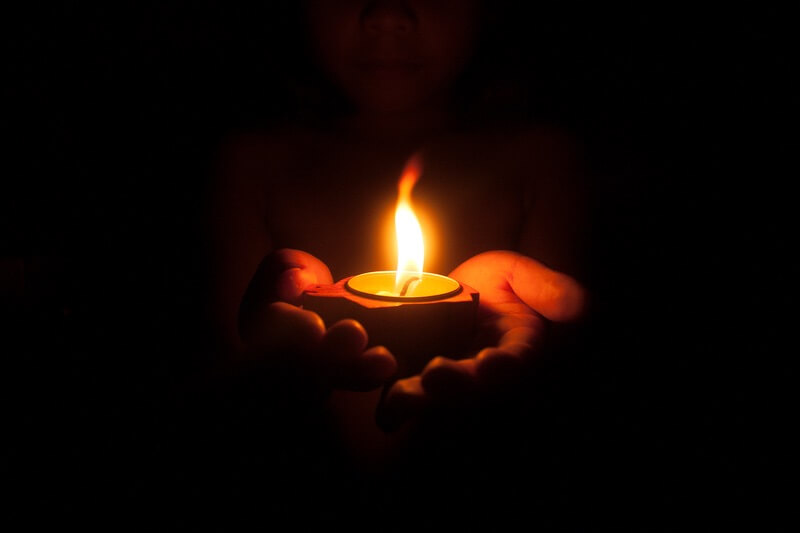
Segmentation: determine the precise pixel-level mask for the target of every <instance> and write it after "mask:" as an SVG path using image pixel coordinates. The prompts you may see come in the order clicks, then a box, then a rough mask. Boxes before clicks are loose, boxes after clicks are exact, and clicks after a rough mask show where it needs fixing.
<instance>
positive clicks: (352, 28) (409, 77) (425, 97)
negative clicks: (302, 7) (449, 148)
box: [306, 0, 480, 112]
mask: <svg viewBox="0 0 800 533" xmlns="http://www.w3.org/2000/svg"><path fill="white" fill-rule="evenodd" d="M306 4H307V5H306V7H307V9H306V12H307V16H308V25H309V30H310V38H311V39H312V45H313V47H314V49H315V52H316V56H317V58H318V61H319V63H320V65H321V67H322V68H323V69H324V71H325V72H326V74H327V75H328V77H329V78H330V79H331V81H333V82H334V83H335V84H336V85H337V86H338V87H339V88H340V89H341V90H342V91H343V92H344V93H345V95H346V96H348V97H349V98H350V100H351V101H352V102H353V103H354V104H355V105H356V106H357V107H358V108H359V109H360V110H362V111H363V110H367V111H377V112H403V111H411V110H414V109H417V108H420V107H424V106H427V105H432V104H433V105H435V104H438V103H441V102H442V101H443V99H444V98H445V97H446V96H447V93H448V90H449V88H450V87H451V86H452V83H453V81H454V80H455V78H456V76H458V74H459V73H460V72H461V70H462V69H463V68H464V65H465V64H466V62H467V60H468V59H469V57H470V55H471V52H472V47H473V44H474V41H475V37H476V33H477V26H478V20H479V7H480V6H479V0H373V1H369V0H308V1H307V2H306Z"/></svg>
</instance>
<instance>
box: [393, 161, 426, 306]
mask: <svg viewBox="0 0 800 533" xmlns="http://www.w3.org/2000/svg"><path fill="white" fill-rule="evenodd" d="M421 172H422V161H421V159H420V158H419V156H413V157H412V158H411V159H410V160H409V161H408V163H407V164H406V167H405V169H403V174H402V175H401V176H400V182H399V183H398V185H397V208H396V209H395V212H394V227H395V233H396V235H397V274H396V277H395V293H396V294H400V293H401V292H403V289H404V288H405V289H406V290H408V288H409V287H408V286H407V285H406V284H407V283H409V280H413V279H418V278H420V277H421V276H422V272H423V270H422V267H423V263H424V261H425V245H424V243H423V242H422V228H421V227H420V225H419V221H418V220H417V217H416V215H414V210H413V208H412V206H411V190H412V189H413V188H414V185H415V184H416V183H417V180H418V179H419V176H420V173H421ZM411 283H412V284H413V282H411Z"/></svg>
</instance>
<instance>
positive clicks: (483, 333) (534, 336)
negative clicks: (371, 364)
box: [378, 251, 585, 430]
mask: <svg viewBox="0 0 800 533" xmlns="http://www.w3.org/2000/svg"><path fill="white" fill-rule="evenodd" d="M450 277H452V278H454V279H456V280H458V281H460V282H462V283H464V284H466V285H469V286H470V287H472V288H474V289H476V290H477V291H478V292H479V293H480V305H479V310H478V313H479V315H478V331H477V338H476V341H477V346H478V351H477V354H476V355H475V356H474V357H471V358H468V359H461V360H453V359H447V358H444V357H436V358H434V359H432V360H431V361H430V362H429V363H428V365H427V366H426V367H425V368H424V369H423V371H422V372H421V373H420V375H417V376H412V377H409V378H405V379H401V380H398V381H397V382H395V383H394V384H393V385H392V387H391V388H390V389H389V390H388V391H387V393H386V396H385V398H384V401H383V403H382V405H381V406H380V408H379V413H378V419H379V421H380V424H381V426H382V427H383V428H384V429H385V430H393V429H395V428H397V427H398V426H399V425H400V424H402V423H403V422H404V421H406V420H408V419H409V418H412V417H413V416H415V415H418V414H420V413H421V412H422V411H424V410H425V409H426V408H428V407H431V406H443V405H465V404H469V403H470V400H473V399H475V398H476V397H477V396H478V395H481V394H486V393H489V394H491V393H492V392H495V391H498V390H501V389H502V388H504V387H507V386H508V385H510V384H512V383H513V382H514V380H515V379H516V378H517V377H518V376H519V375H520V371H521V370H522V369H523V367H524V366H526V365H528V364H530V363H531V361H532V360H533V359H535V357H536V354H537V348H539V347H540V345H541V342H542V340H543V336H544V334H545V329H546V326H547V321H553V322H568V321H572V320H575V319H577V318H579V317H580V316H581V314H582V312H583V308H584V301H585V292H584V290H583V288H582V287H581V286H580V285H579V284H578V282H577V281H575V280H574V279H572V278H571V277H569V276H567V275H566V274H562V273H560V272H556V271H554V270H551V269H549V268H547V267H546V266H544V265H543V264H542V263H540V262H538V261H536V260H534V259H531V258H530V257H526V256H524V255H521V254H518V253H516V252H510V251H491V252H485V253H482V254H479V255H476V256H474V257H472V258H470V259H468V260H467V261H465V262H464V263H462V264H461V265H459V266H458V267H457V268H456V269H455V270H453V272H451V273H450Z"/></svg>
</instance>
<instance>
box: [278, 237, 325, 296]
mask: <svg viewBox="0 0 800 533" xmlns="http://www.w3.org/2000/svg"><path fill="white" fill-rule="evenodd" d="M273 255H274V260H275V261H276V262H277V264H278V265H279V269H280V270H282V272H281V274H280V275H279V278H278V281H277V295H278V298H280V299H281V300H283V301H285V302H290V303H293V304H295V305H299V304H300V300H301V299H302V295H303V291H304V290H305V289H306V288H307V287H309V286H310V285H314V284H317V283H320V284H324V283H333V277H332V276H331V272H330V270H329V269H328V267H327V266H326V265H325V263H323V262H322V261H320V260H319V259H317V258H316V257H314V256H313V255H311V254H309V253H307V252H303V251H301V250H293V249H291V248H283V249H281V250H278V251H276V252H275V253H274V254H273Z"/></svg>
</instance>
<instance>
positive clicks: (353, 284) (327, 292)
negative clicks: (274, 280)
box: [303, 157, 479, 378]
mask: <svg viewBox="0 0 800 533" xmlns="http://www.w3.org/2000/svg"><path fill="white" fill-rule="evenodd" d="M420 170H421V164H420V160H419V158H418V157H412V158H411V160H409V162H408V164H407V165H406V167H405V169H404V170H403V173H402V175H401V177H400V181H399V183H398V200H397V207H396V208H395V232H396V236H397V248H398V253H397V256H398V257H397V270H393V271H380V272H366V273H363V274H358V275H356V276H352V277H348V278H345V279H343V280H341V281H339V282H338V283H335V284H333V285H315V286H312V287H310V288H308V289H307V290H306V291H305V292H304V294H303V307H304V308H305V309H309V310H311V311H314V312H316V313H318V314H319V315H320V316H321V317H322V318H323V320H325V323H326V324H329V325H330V324H333V323H334V322H336V321H338V320H342V319H344V318H352V319H355V320H357V321H359V322H360V323H361V324H362V325H363V326H364V328H365V329H366V330H367V334H368V335H369V340H370V344H371V345H382V346H386V347H387V348H388V349H389V350H390V351H391V352H392V353H393V354H394V356H395V358H396V359H397V364H398V371H397V376H396V377H398V378H402V377H407V376H409V375H413V374H416V373H419V372H420V371H421V370H422V369H423V368H424V367H425V364H427V362H428V361H429V360H430V359H431V358H433V357H434V356H437V355H444V356H449V357H459V356H461V355H463V354H464V353H465V352H466V351H467V350H468V348H469V344H470V341H471V340H472V336H473V334H474V329H475V322H476V316H477V308H478V299H479V295H478V292H477V291H476V290H474V289H472V288H470V287H468V286H466V285H464V284H462V283H459V282H458V281H456V280H454V279H452V278H449V277H447V276H442V275H440V274H434V273H430V272H424V270H423V264H424V255H425V247H424V242H423V238H422V229H421V228H420V225H419V221H418V220H417V217H416V216H415V214H414V210H413V208H412V205H411V191H412V189H413V188H414V185H415V184H416V182H417V180H418V179H419V176H420Z"/></svg>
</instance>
